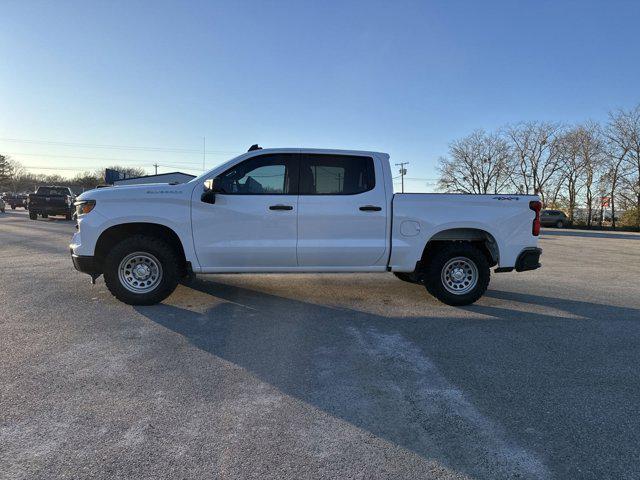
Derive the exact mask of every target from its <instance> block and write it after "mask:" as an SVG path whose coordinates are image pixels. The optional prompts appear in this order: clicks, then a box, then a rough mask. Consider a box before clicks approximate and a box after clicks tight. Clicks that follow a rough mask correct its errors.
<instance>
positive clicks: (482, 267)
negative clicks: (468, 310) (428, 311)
mask: <svg viewBox="0 0 640 480" xmlns="http://www.w3.org/2000/svg"><path fill="white" fill-rule="evenodd" d="M425 273H426V275H425V287H426V289H427V291H428V292H429V293H431V294H432V295H433V296H434V297H436V298H437V299H438V300H440V301H441V302H443V303H446V304H447V305H453V306H461V305H470V304H472V303H473V302H475V301H476V300H478V299H479V298H480V297H481V296H482V295H483V294H484V292H485V291H486V290H487V287H488V286H489V279H490V277H491V273H490V271H489V262H488V261H487V258H486V256H485V255H484V253H483V252H481V251H480V250H479V249H477V248H476V247H474V246H473V245H470V244H468V243H463V242H461V243H454V244H451V245H448V246H446V247H443V248H441V249H439V250H437V251H436V252H434V254H433V256H432V258H431V259H430V261H429V263H428V264H427V268H426V272H425Z"/></svg>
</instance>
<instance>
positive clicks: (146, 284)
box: [118, 252, 162, 293]
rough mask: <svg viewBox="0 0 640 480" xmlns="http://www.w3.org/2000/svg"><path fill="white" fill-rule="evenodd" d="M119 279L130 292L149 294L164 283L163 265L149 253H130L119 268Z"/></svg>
mask: <svg viewBox="0 0 640 480" xmlns="http://www.w3.org/2000/svg"><path fill="white" fill-rule="evenodd" d="M118 278H119V279H120V283H121V284H122V286H123V287H124V288H126V289H127V290H129V291H130V292H133V293H147V292H150V291H152V290H153V289H154V288H156V287H157V286H158V284H159V283H160V282H161V281H162V265H160V261H159V260H158V259H157V258H156V257H154V256H153V255H151V254H150V253H148V252H134V253H130V254H129V255H127V256H126V257H124V258H123V259H122V261H121V262H120V265H119V266H118Z"/></svg>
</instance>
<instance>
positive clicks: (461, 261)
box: [440, 257, 478, 295]
mask: <svg viewBox="0 0 640 480" xmlns="http://www.w3.org/2000/svg"><path fill="white" fill-rule="evenodd" d="M440 278H441V279H442V285H443V286H444V288H445V289H446V290H447V291H448V292H450V293H453V294H454V295H464V294H466V293H469V292H470V291H471V290H473V289H474V288H475V286H476V284H477V283H478V267H476V264H475V263H474V262H473V261H472V260H471V259H469V258H467V257H455V258H452V259H451V260H449V261H448V262H447V263H445V264H444V267H442V273H441V274H440Z"/></svg>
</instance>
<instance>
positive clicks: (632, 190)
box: [621, 104, 640, 227]
mask: <svg viewBox="0 0 640 480" xmlns="http://www.w3.org/2000/svg"><path fill="white" fill-rule="evenodd" d="M621 115H622V116H623V117H624V120H625V122H624V123H625V126H626V134H627V137H628V138H627V143H628V147H629V152H628V154H627V157H626V162H627V166H628V167H629V168H628V170H627V174H628V175H627V176H626V177H625V179H624V180H625V181H624V184H625V185H626V188H625V189H624V191H625V193H627V194H629V195H630V196H633V202H632V205H633V208H634V209H635V211H636V215H635V217H636V218H635V224H636V227H640V104H638V105H636V107H635V108H632V109H631V110H628V111H622V112H621Z"/></svg>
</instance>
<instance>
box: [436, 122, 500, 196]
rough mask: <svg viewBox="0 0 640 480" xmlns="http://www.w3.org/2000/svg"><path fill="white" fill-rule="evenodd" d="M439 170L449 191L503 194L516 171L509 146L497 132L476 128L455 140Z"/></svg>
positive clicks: (442, 181)
mask: <svg viewBox="0 0 640 480" xmlns="http://www.w3.org/2000/svg"><path fill="white" fill-rule="evenodd" d="M439 170H440V180H439V182H438V184H439V187H440V188H441V189H442V190H445V191H447V192H457V193H478V194H486V193H499V192H500V191H502V190H503V189H504V188H505V186H507V185H508V184H509V181H510V176H511V173H512V167H511V154H510V151H509V146H508V145H507V142H506V141H505V140H504V139H503V138H501V137H500V136H499V135H497V134H495V133H491V134H488V133H486V132H485V131H484V130H476V131H475V132H473V133H472V134H471V135H469V136H467V137H464V138H462V139H460V140H456V141H454V142H452V143H451V145H450V146H449V157H446V158H441V159H440V165H439Z"/></svg>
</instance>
